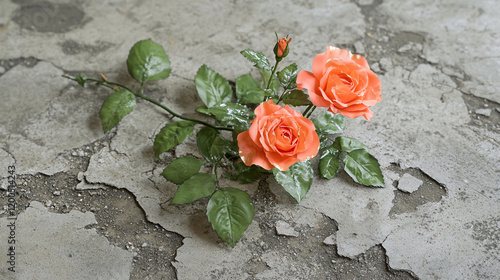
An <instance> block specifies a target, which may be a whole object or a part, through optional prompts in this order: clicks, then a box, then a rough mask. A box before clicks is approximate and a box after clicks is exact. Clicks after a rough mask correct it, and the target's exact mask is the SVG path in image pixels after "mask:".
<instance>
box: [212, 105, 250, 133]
mask: <svg viewBox="0 0 500 280" xmlns="http://www.w3.org/2000/svg"><path fill="white" fill-rule="evenodd" d="M208 112H209V113H211V114H212V115H214V116H215V118H216V119H217V121H219V123H220V124H221V125H223V126H226V127H238V126H244V127H247V129H248V127H249V126H250V119H253V118H254V114H253V113H252V112H251V111H250V110H249V109H248V107H247V106H245V105H241V104H236V103H223V104H218V105H215V106H213V107H211V108H209V109H208Z"/></svg>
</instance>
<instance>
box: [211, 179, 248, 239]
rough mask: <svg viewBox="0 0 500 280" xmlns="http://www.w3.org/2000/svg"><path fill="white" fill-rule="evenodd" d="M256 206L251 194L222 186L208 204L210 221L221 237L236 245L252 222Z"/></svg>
mask: <svg viewBox="0 0 500 280" xmlns="http://www.w3.org/2000/svg"><path fill="white" fill-rule="evenodd" d="M253 214H254V206H253V203H252V199H251V198H250V196H249V195H248V194H247V193H246V192H244V191H242V190H238V189H235V188H231V187H229V188H222V189H220V190H219V191H217V192H215V194H214V195H213V196H212V197H211V198H210V201H209V202H208V205H207V217H208V221H209V222H210V223H211V224H212V227H213V229H214V230H215V231H216V232H217V234H218V235H219V237H220V238H221V239H222V240H223V241H225V242H226V243H228V244H229V245H231V247H234V246H235V245H236V243H237V242H238V240H240V238H241V237H242V236H243V233H244V232H245V231H246V230H247V228H248V226H249V225H250V223H252V219H253Z"/></svg>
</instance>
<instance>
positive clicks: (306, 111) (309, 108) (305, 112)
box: [302, 104, 314, 117]
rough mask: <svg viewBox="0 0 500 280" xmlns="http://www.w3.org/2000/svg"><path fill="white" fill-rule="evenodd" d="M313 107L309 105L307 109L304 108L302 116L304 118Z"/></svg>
mask: <svg viewBox="0 0 500 280" xmlns="http://www.w3.org/2000/svg"><path fill="white" fill-rule="evenodd" d="M313 106H314V105H313V104H311V105H309V106H307V108H306V110H305V111H304V113H302V116H304V117H305V116H306V115H307V113H308V112H309V110H311V108H312V107H313Z"/></svg>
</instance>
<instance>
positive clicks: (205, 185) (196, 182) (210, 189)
mask: <svg viewBox="0 0 500 280" xmlns="http://www.w3.org/2000/svg"><path fill="white" fill-rule="evenodd" d="M215 180H216V177H215V175H214V174H206V173H197V174H194V175H193V176H192V177H191V178H189V179H187V180H186V181H185V182H184V183H182V185H180V186H179V188H178V189H177V191H176V192H175V195H174V198H172V201H171V202H170V203H171V204H184V203H191V202H193V201H196V200H198V199H200V198H202V197H206V196H209V195H211V194H212V193H214V191H215V187H216V184H215Z"/></svg>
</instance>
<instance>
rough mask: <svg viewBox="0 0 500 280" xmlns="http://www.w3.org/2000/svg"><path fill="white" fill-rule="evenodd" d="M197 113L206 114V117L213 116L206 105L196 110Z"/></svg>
mask: <svg viewBox="0 0 500 280" xmlns="http://www.w3.org/2000/svg"><path fill="white" fill-rule="evenodd" d="M195 111H196V112H198V113H201V114H204V115H209V116H211V115H212V114H210V111H209V109H208V108H207V106H205V105H201V106H200V107H198V108H196V110H195Z"/></svg>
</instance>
